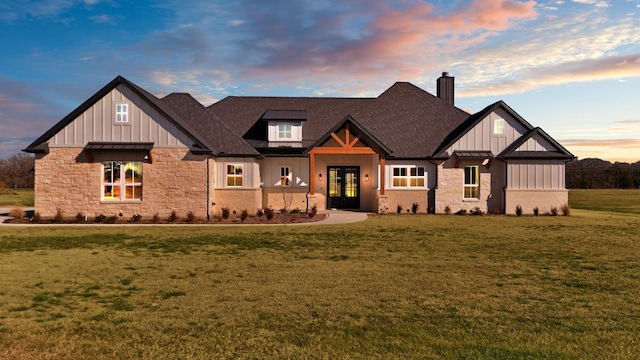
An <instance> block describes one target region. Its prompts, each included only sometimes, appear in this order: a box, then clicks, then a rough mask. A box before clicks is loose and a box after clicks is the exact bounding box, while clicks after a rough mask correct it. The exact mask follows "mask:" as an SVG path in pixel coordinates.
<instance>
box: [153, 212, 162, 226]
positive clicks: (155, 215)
mask: <svg viewBox="0 0 640 360" xmlns="http://www.w3.org/2000/svg"><path fill="white" fill-rule="evenodd" d="M151 221H152V222H153V223H154V224H155V223H158V222H160V215H158V213H155V214H153V216H152V217H151Z"/></svg>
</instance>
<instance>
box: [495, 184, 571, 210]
mask: <svg viewBox="0 0 640 360" xmlns="http://www.w3.org/2000/svg"><path fill="white" fill-rule="evenodd" d="M506 200H507V201H506V209H505V213H506V214H515V213H516V207H517V206H518V205H520V206H521V207H522V213H523V214H533V208H535V207H537V208H538V210H539V211H540V214H547V213H549V210H550V209H551V207H553V206H555V207H556V208H557V209H558V213H560V209H561V208H562V206H563V205H565V204H568V203H569V190H566V189H560V190H508V189H507V191H506Z"/></svg>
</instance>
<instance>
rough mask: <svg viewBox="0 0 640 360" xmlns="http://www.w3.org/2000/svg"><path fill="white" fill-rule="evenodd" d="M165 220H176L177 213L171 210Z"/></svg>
mask: <svg viewBox="0 0 640 360" xmlns="http://www.w3.org/2000/svg"><path fill="white" fill-rule="evenodd" d="M167 220H169V222H176V221H177V220H178V213H177V212H176V211H175V210H171V214H169V218H168V219H167Z"/></svg>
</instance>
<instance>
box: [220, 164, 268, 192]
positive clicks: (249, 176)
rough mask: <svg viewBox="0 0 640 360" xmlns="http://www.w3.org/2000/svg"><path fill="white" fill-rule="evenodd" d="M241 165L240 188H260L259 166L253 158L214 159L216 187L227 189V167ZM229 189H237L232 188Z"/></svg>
mask: <svg viewBox="0 0 640 360" xmlns="http://www.w3.org/2000/svg"><path fill="white" fill-rule="evenodd" d="M229 164H242V175H243V178H242V188H257V187H260V165H259V164H258V160H257V159H253V158H233V157H228V158H217V159H216V170H217V171H216V182H215V183H216V185H217V186H216V187H217V188H226V187H227V165H229ZM231 189H237V188H235V187H232V188H231Z"/></svg>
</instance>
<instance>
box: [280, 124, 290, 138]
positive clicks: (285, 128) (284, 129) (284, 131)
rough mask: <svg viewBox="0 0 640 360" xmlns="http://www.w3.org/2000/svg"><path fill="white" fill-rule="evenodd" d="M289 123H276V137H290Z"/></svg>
mask: <svg viewBox="0 0 640 360" xmlns="http://www.w3.org/2000/svg"><path fill="white" fill-rule="evenodd" d="M291 138H292V135H291V124H279V125H278V139H291Z"/></svg>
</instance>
